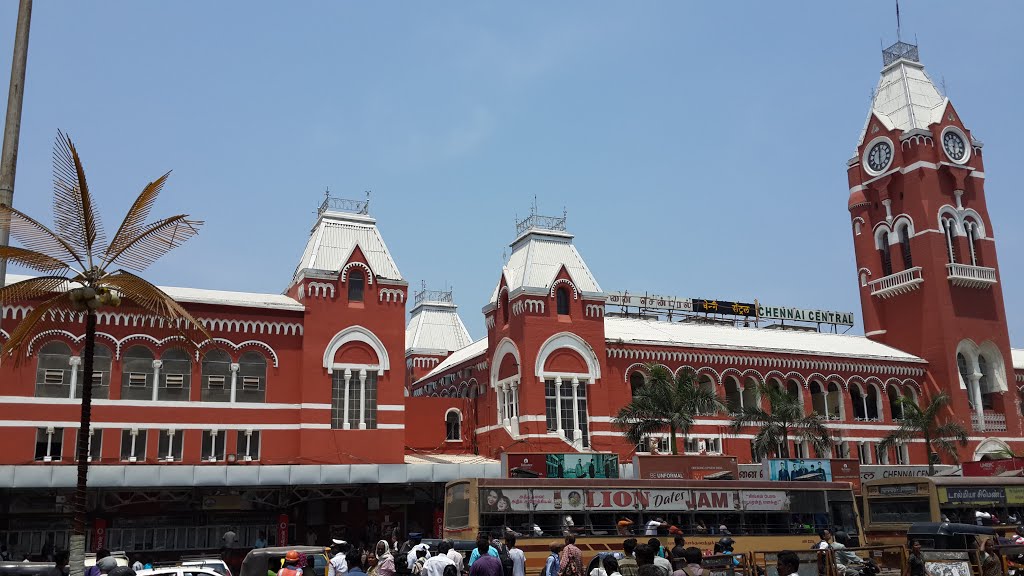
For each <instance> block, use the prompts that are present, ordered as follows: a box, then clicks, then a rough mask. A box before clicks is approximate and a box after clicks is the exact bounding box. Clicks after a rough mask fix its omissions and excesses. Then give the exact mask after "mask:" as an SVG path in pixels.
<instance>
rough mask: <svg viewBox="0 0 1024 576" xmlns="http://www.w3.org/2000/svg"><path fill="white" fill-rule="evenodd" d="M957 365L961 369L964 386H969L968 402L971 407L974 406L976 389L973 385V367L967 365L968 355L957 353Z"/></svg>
mask: <svg viewBox="0 0 1024 576" xmlns="http://www.w3.org/2000/svg"><path fill="white" fill-rule="evenodd" d="M956 367H957V369H958V370H960V379H961V380H962V381H963V383H964V387H966V388H967V403H968V404H970V406H971V408H974V391H973V385H972V384H971V375H972V374H973V372H971V367H970V366H968V365H967V357H966V356H964V355H963V354H960V353H957V355H956Z"/></svg>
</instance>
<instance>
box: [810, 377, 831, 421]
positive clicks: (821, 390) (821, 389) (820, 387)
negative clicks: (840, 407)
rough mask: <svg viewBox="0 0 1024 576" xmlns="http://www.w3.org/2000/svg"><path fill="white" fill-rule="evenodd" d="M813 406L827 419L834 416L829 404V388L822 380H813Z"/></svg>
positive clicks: (816, 411)
mask: <svg viewBox="0 0 1024 576" xmlns="http://www.w3.org/2000/svg"><path fill="white" fill-rule="evenodd" d="M811 407H812V408H813V409H814V412H815V413H816V414H818V415H819V416H821V417H822V418H824V419H826V420H829V419H830V416H832V414H831V413H830V412H829V406H828V388H827V387H826V386H825V385H824V384H822V383H821V382H811Z"/></svg>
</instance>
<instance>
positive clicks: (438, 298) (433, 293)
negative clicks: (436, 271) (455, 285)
mask: <svg viewBox="0 0 1024 576" xmlns="http://www.w3.org/2000/svg"><path fill="white" fill-rule="evenodd" d="M413 301H414V303H415V305H417V306H419V305H420V304H423V303H424V302H442V303H444V304H451V303H452V302H454V299H453V298H452V290H427V289H426V288H424V289H423V290H420V291H418V292H416V295H415V296H413Z"/></svg>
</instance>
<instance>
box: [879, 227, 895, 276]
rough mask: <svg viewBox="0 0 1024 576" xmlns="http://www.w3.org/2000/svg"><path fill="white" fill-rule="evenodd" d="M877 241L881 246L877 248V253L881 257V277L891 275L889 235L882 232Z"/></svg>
mask: <svg viewBox="0 0 1024 576" xmlns="http://www.w3.org/2000/svg"><path fill="white" fill-rule="evenodd" d="M879 241H880V242H881V244H882V245H881V246H879V247H878V253H879V255H881V257H882V276H889V275H890V274H892V253H891V252H890V251H889V250H890V248H889V233H888V232H882V235H881V236H880V237H879Z"/></svg>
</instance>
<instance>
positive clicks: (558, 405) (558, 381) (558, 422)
mask: <svg viewBox="0 0 1024 576" xmlns="http://www.w3.org/2000/svg"><path fill="white" fill-rule="evenodd" d="M555 428H556V429H557V430H558V433H559V434H563V435H564V434H565V430H563V429H562V377H561V376H557V377H555Z"/></svg>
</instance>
